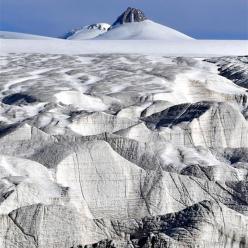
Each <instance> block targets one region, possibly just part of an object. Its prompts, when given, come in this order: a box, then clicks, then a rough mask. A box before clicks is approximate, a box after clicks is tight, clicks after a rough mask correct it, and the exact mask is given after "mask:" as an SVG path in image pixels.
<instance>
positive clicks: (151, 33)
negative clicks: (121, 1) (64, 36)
mask: <svg viewBox="0 0 248 248" xmlns="http://www.w3.org/2000/svg"><path fill="white" fill-rule="evenodd" d="M96 39H101V40H166V41H174V40H181V39H183V40H189V39H192V38H191V37H189V36H187V35H185V34H183V33H180V32H178V31H176V30H174V29H172V28H169V27H166V26H164V25H161V24H158V23H156V22H153V21H151V20H145V21H142V22H132V23H124V24H122V25H117V26H113V27H112V29H111V30H109V31H108V32H106V33H104V34H102V35H100V36H99V37H96Z"/></svg>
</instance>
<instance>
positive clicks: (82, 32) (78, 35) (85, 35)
mask: <svg viewBox="0 0 248 248" xmlns="http://www.w3.org/2000/svg"><path fill="white" fill-rule="evenodd" d="M109 28H110V25H109V24H107V23H96V24H92V25H88V26H85V27H83V28H79V29H74V30H72V31H70V32H69V33H67V34H66V36H65V37H64V38H66V39H68V40H89V39H92V38H95V37H97V36H99V35H101V34H104V33H105V32H107V31H108V29H109Z"/></svg>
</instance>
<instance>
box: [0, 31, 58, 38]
mask: <svg viewBox="0 0 248 248" xmlns="http://www.w3.org/2000/svg"><path fill="white" fill-rule="evenodd" d="M0 39H21V40H49V39H55V38H52V37H46V36H40V35H33V34H25V33H16V32H7V31H0Z"/></svg>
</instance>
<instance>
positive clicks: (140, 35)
mask: <svg viewBox="0 0 248 248" xmlns="http://www.w3.org/2000/svg"><path fill="white" fill-rule="evenodd" d="M0 38H2V39H29V40H33V39H38V40H40V39H51V37H45V36H38V35H32V34H23V33H14V32H6V31H0ZM59 38H60V39H68V40H90V39H97V40H166V41H175V40H182V39H183V40H189V39H192V38H191V37H189V36H187V35H185V34H183V33H181V32H178V31H177V30H174V29H172V28H169V27H167V26H164V25H161V24H158V23H156V22H153V21H151V20H149V19H148V18H147V17H146V16H145V14H144V13H143V11H141V10H139V9H135V8H130V7H129V8H127V10H125V11H124V12H123V13H122V14H121V15H120V16H119V17H118V18H117V19H116V20H115V21H114V22H113V24H112V25H110V24H107V23H95V24H91V25H87V26H84V27H81V28H75V29H72V30H71V31H69V32H67V33H65V34H64V35H62V36H61V37H59Z"/></svg>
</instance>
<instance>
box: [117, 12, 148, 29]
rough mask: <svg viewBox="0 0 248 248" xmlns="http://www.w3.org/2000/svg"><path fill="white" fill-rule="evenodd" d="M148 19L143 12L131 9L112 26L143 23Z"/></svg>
mask: <svg viewBox="0 0 248 248" xmlns="http://www.w3.org/2000/svg"><path fill="white" fill-rule="evenodd" d="M146 19H147V18H146V16H145V14H144V13H143V12H142V11H141V10H139V9H135V8H130V7H129V8H127V10H126V11H124V12H123V13H122V14H121V15H120V16H119V17H118V18H117V20H116V21H115V22H114V23H113V25H112V26H115V25H119V24H124V23H130V22H143V21H144V20H146Z"/></svg>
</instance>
